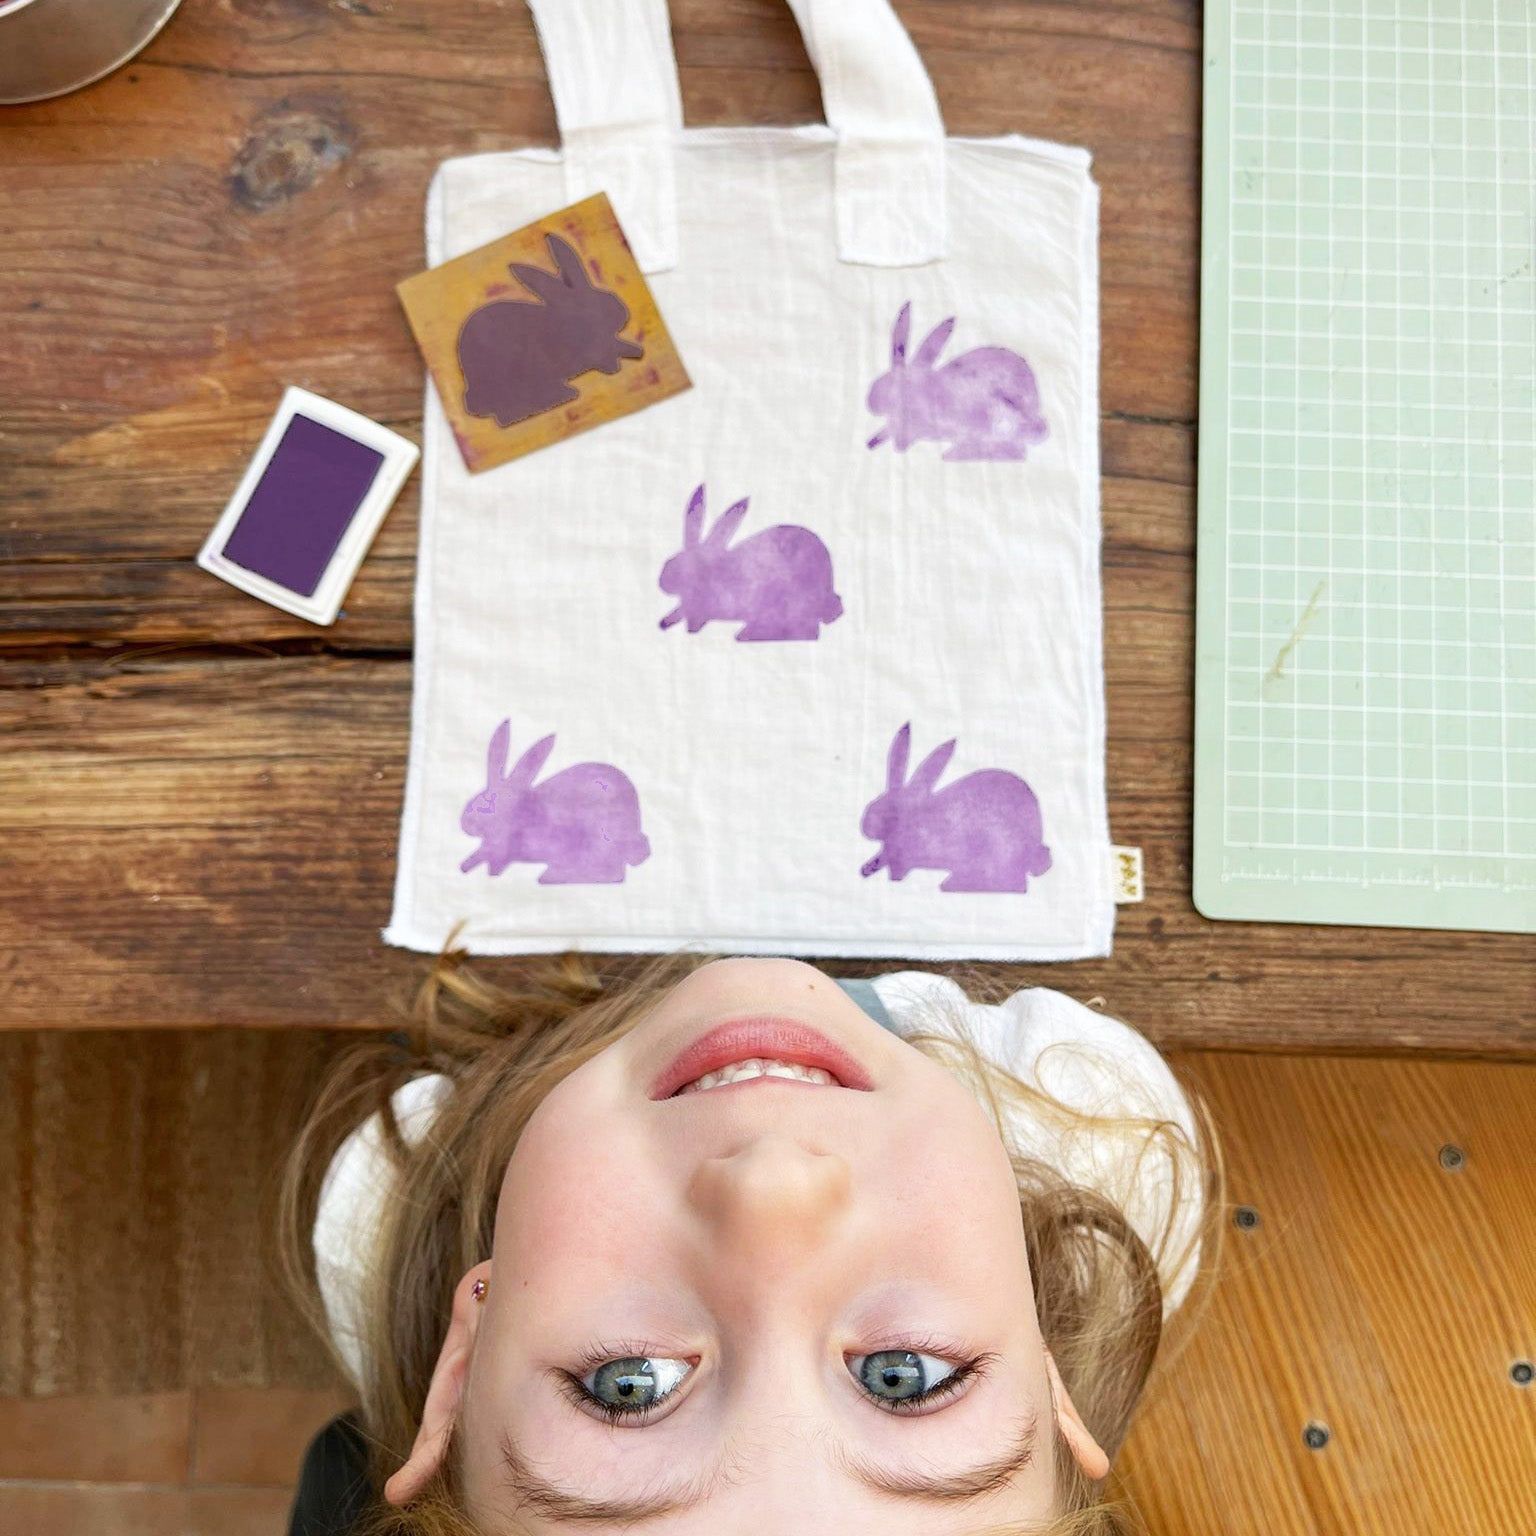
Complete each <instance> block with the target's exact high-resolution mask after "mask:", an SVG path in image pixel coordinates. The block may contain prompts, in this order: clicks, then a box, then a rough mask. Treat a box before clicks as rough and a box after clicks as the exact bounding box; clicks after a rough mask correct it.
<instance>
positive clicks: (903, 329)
mask: <svg viewBox="0 0 1536 1536" xmlns="http://www.w3.org/2000/svg"><path fill="white" fill-rule="evenodd" d="M954 328H955V321H954V317H953V316H951V317H950V318H949V319H948V320H943V321H940V323H939V324H938V325H936V326H935V327H934V328H933V329H932V330H931V331H930V332H929V333H928V335H927V337H926V338H925V339H924V341H923V344H922V345H921V346H920V347H919V348H918V349H917V353H916V355H915V356H914V357H912V358H911V359H908V357H907V343H908V341H909V340H910V339H911V333H912V306H911V305H910V304H903V305H902V306H901V313H900V314H899V315H897V316H896V326H895V329H894V330H893V331H892V333H891V367H890V371H889V372H888V373H884V374H882V375H881V376H880V377H879V378H878V379H876V380H875V382H874V383H873V384H872V385H870V389H869V408H870V410H871V411H873V412H874V413H875V415H877V416H884V417H885V418H886V421H885V425H884V426H883V427H882V428H881V429H880V430H879V431H878V432H877V433H875V435H874V436H873V437H872V438H870V440H869V446H870V447H871V448H878V447H879V446H880V445H881V443H884V442H887V441H889V442H890V443H891V444H892V446H893V447H895V449H896V450H897V452H899V453H905V452H906V451H907V449H908V448H910V447H911V446H912V444H913V443H917V442H923V441H924V440H930V441H934V442H941V443H948V444H949V447H948V449H947V450H946V451H945V454H944V457H945V458H946V459H1022V458H1025V457H1026V456H1027V454H1028V451H1029V449H1030V448H1031V447H1033V446H1034V445H1035V444H1036V443H1043V442H1044V441H1045V440H1046V438H1047V437H1049V436H1050V428H1049V427H1048V426H1047V425H1046V421H1045V417H1044V416H1043V415H1041V413H1040V390H1039V387H1038V386H1037V385H1036V383H1035V375H1034V370H1033V369H1032V368H1031V367H1030V366H1029V364H1028V363H1026V362H1025V361H1024V359H1023V358H1022V357H1020V356H1019V354H1018V353H1017V352H1010V351H1009V350H1008V348H1007V347H974V348H972V349H971V351H969V352H962V353H961V354H960V355H959V356H958V357H954V358H951V359H950V360H949V362H947V363H945V364H944V366H943V367H942V368H941V367H938V366H937V364H938V361H939V354H940V353H941V352H942V351H943V350H944V346H945V343H946V342H948V340H949V337H950V333H951V332H952V331H953V330H954Z"/></svg>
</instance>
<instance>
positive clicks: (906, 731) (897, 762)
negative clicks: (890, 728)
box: [885, 720, 912, 789]
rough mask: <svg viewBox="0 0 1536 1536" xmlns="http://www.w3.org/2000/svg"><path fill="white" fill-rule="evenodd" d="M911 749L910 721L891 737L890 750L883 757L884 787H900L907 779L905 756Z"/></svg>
mask: <svg viewBox="0 0 1536 1536" xmlns="http://www.w3.org/2000/svg"><path fill="white" fill-rule="evenodd" d="M911 750H912V722H911V721H910V720H908V721H907V723H906V724H905V725H904V726H902V728H901V729H900V730H899V731H897V732H896V734H895V735H894V736H893V737H892V738H891V750H890V752H889V753H888V754H887V755H886V759H885V787H886V788H887V789H900V788H901V786H902V785H903V784H905V783H906V780H907V756H908V754H909V753H910V752H911Z"/></svg>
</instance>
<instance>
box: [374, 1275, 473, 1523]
mask: <svg viewBox="0 0 1536 1536" xmlns="http://www.w3.org/2000/svg"><path fill="white" fill-rule="evenodd" d="M490 1279H491V1261H490V1260H489V1259H487V1260H485V1261H484V1262H483V1263H480V1264H476V1265H475V1267H474V1268H473V1269H471V1270H469V1271H468V1272H467V1273H466V1274H465V1275H464V1278H463V1279H462V1280H460V1281H459V1283H458V1286H457V1288H456V1289H455V1290H454V1293H453V1317H452V1319H451V1320H450V1322H449V1324H448V1337H447V1338H445V1339H444V1340H443V1347H442V1350H441V1351H440V1352H439V1354H438V1357H437V1365H436V1367H435V1368H434V1370H433V1372H432V1385H431V1386H430V1387H429V1388H428V1389H427V1401H426V1403H425V1405H424V1406H423V1408H422V1410H421V1428H420V1429H418V1430H417V1431H416V1443H415V1445H413V1446H412V1447H411V1454H410V1455H409V1456H408V1457H407V1458H406V1462H405V1465H404V1466H403V1467H401V1468H400V1470H399V1471H398V1472H396V1473H395V1475H394V1476H393V1477H391V1478H390V1479H389V1481H388V1482H387V1483H385V1484H384V1497H385V1499H386V1500H388V1502H389V1503H391V1504H393V1505H396V1506H397V1507H398V1506H400V1505H402V1504H409V1503H410V1502H411V1500H412V1499H414V1498H415V1497H416V1496H417V1495H418V1494H419V1493H420V1492H421V1490H422V1489H423V1488H424V1487H426V1485H427V1482H428V1480H429V1479H430V1478H431V1477H432V1474H433V1473H434V1472H436V1471H437V1469H438V1468H439V1467H440V1466H441V1465H442V1461H443V1452H444V1451H445V1450H446V1449H447V1446H448V1433H449V1431H450V1430H451V1429H452V1428H453V1421H454V1419H455V1418H456V1417H457V1416H458V1411H459V1401H460V1399H461V1398H462V1397H463V1395H464V1382H465V1378H466V1377H467V1376H468V1375H469V1362H470V1361H471V1359H473V1358H474V1352H475V1350H474V1344H475V1331H476V1329H477V1328H478V1327H479V1326H480V1315H481V1313H482V1312H483V1311H484V1310H485V1304H484V1303H483V1302H479V1301H476V1300H475V1299H474V1295H473V1290H474V1284H475V1281H476V1280H484V1281H485V1282H486V1284H487V1285H489V1284H490Z"/></svg>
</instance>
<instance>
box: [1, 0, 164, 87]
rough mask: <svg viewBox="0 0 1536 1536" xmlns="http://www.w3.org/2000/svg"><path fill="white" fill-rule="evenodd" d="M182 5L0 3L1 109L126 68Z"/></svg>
mask: <svg viewBox="0 0 1536 1536" xmlns="http://www.w3.org/2000/svg"><path fill="white" fill-rule="evenodd" d="M180 4H181V0H0V104H11V103H15V102H21V101H42V100H43V98H44V97H47V96H61V95H63V93H64V92H65V91H73V90H75V89H77V88H78V87H80V86H82V85H89V84H90V83H91V81H93V80H99V79H101V77H102V76H103V75H107V74H111V72H112V71H113V70H114V69H116V68H117V67H118V65H119V64H126V63H127V62H128V60H129V59H131V58H132V57H133V56H134V54H136V53H137V52H138V51H139V49H141V48H142V47H143V46H144V45H145V43H147V42H148V41H149V40H150V38H152V37H153V36H154V35H155V33H157V32H158V31H159V30H160V28H161V27H163V26H164V25H165V24H166V22H168V21H169V20H170V19H171V12H172V11H174V10H175V9H176V7H177V6H178V5H180Z"/></svg>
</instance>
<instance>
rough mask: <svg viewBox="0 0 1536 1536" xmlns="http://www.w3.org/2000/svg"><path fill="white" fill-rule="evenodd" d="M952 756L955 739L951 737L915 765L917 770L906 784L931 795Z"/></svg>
mask: <svg viewBox="0 0 1536 1536" xmlns="http://www.w3.org/2000/svg"><path fill="white" fill-rule="evenodd" d="M954 755H955V738H954V737H953V736H951V737H950V739H949V740H948V741H946V742H944V743H943V744H942V745H940V746H937V747H935V748H934V749H933V751H932V752H930V753H929V754H928V756H927V757H925V758H924V759H923V760H922V762H920V763H919V764H918V765H917V769H916V771H915V772H914V773H913V775H912V777H911V778H910V779H909V780H908V783H909V784H910V785H911V786H912V788H913V789H915V790H917V791H918V792H919V793H921V794H924V795H931V794H932V793H933V791H934V789H935V788H936V787H937V785H938V782H939V780H940V779H941V778H942V777H943V776H944V770H945V769H946V768H948V767H949V760H950V758H952V757H953V756H954Z"/></svg>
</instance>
